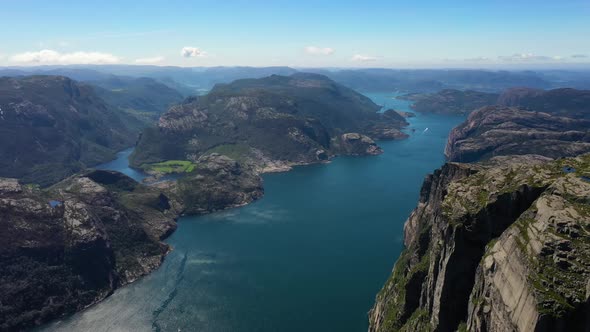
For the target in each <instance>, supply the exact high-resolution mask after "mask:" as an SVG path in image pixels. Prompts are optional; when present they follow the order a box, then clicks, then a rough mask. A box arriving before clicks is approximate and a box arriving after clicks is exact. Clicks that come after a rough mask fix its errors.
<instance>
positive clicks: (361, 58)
mask: <svg viewBox="0 0 590 332" xmlns="http://www.w3.org/2000/svg"><path fill="white" fill-rule="evenodd" d="M375 60H377V57H375V56H370V55H362V54H355V55H354V56H353V57H352V61H361V62H368V61H375Z"/></svg>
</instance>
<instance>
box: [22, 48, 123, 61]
mask: <svg viewBox="0 0 590 332" xmlns="http://www.w3.org/2000/svg"><path fill="white" fill-rule="evenodd" d="M10 60H11V61H12V62H16V63H19V64H57V65H73V64H82V65H86V64H113V63H119V62H120V61H121V58H119V57H117V56H114V55H112V54H110V53H101V52H71V53H60V52H57V51H54V50H41V51H33V52H24V53H19V54H15V55H13V56H12V57H10Z"/></svg>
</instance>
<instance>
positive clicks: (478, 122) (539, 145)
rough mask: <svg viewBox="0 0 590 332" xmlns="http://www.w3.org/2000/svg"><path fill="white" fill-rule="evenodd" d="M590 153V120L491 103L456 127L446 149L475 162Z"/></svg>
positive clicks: (456, 158)
mask: <svg viewBox="0 0 590 332" xmlns="http://www.w3.org/2000/svg"><path fill="white" fill-rule="evenodd" d="M586 152H590V121H589V120H585V119H578V118H574V117H565V116H559V115H555V114H550V113H544V112H535V111H527V110H525V109H522V108H518V107H504V106H488V107H483V108H481V109H479V110H477V111H475V112H473V113H471V114H470V115H469V117H468V119H467V120H466V121H465V122H463V123H462V124H460V125H459V126H457V127H455V128H454V129H453V130H452V131H451V133H450V135H449V139H448V142H447V145H446V148H445V155H446V157H447V158H448V160H450V161H459V162H473V161H478V160H483V159H489V158H491V157H493V156H501V155H523V154H539V155H544V156H547V157H551V158H558V157H564V156H565V157H567V156H576V155H579V154H582V153H586Z"/></svg>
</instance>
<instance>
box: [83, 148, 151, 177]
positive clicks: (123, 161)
mask: <svg viewBox="0 0 590 332" xmlns="http://www.w3.org/2000/svg"><path fill="white" fill-rule="evenodd" d="M132 152H133V148H129V149H127V150H123V151H121V152H119V153H117V159H115V160H113V161H109V162H108V163H104V164H101V165H98V166H96V167H95V168H96V169H106V170H115V171H119V172H121V173H123V174H125V175H127V176H129V177H130V178H133V179H134V180H135V181H138V182H141V180H143V179H145V178H146V177H147V174H145V173H142V172H139V171H137V170H134V169H133V168H130V167H129V160H128V159H129V156H130V155H131V153H132Z"/></svg>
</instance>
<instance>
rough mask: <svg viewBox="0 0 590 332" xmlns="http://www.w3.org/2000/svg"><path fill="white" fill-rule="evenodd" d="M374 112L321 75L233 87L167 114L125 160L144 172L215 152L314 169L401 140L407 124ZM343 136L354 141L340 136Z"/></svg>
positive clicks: (220, 87) (263, 163)
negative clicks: (157, 165) (313, 164)
mask: <svg viewBox="0 0 590 332" xmlns="http://www.w3.org/2000/svg"><path fill="white" fill-rule="evenodd" d="M379 109H380V107H379V106H377V105H376V104H374V103H373V102H372V101H371V100H370V99H369V98H367V97H365V96H363V95H361V94H359V93H357V92H355V91H353V90H351V89H349V88H347V87H345V86H342V85H340V84H338V83H336V82H334V81H332V80H330V79H328V78H327V77H325V76H321V75H316V74H303V73H297V74H294V75H292V76H278V75H273V76H270V77H266V78H262V79H246V80H238V81H235V82H233V83H231V84H220V85H217V86H216V87H215V88H213V90H212V91H211V92H210V93H209V94H207V95H205V96H201V97H197V98H191V99H188V100H187V101H186V102H185V103H183V104H181V105H178V106H175V107H172V108H171V109H170V110H169V111H168V112H166V113H165V114H164V115H163V116H162V117H161V118H160V122H159V124H158V127H157V128H149V129H146V130H145V131H144V132H143V133H142V135H141V139H140V140H139V142H138V145H137V148H136V150H135V152H134V154H133V155H132V158H131V161H132V163H133V165H134V166H137V167H145V164H149V163H155V162H161V161H166V160H196V159H197V158H198V157H199V156H202V155H204V154H207V153H215V152H218V153H221V154H226V155H228V156H229V157H232V158H234V159H237V160H243V159H248V160H250V161H252V162H254V163H255V164H257V165H258V166H260V167H262V168H265V167H281V165H282V166H288V165H291V164H301V163H311V162H318V161H321V160H325V159H328V158H329V157H330V156H331V155H334V154H338V153H343V152H344V151H355V152H356V153H358V152H359V151H367V153H369V152H368V151H369V150H370V151H371V152H375V151H376V150H375V148H374V145H375V144H374V142H373V141H372V140H371V139H370V138H369V137H366V136H367V135H368V136H370V137H372V138H394V139H395V138H404V137H405V134H403V133H401V132H400V131H399V129H400V128H401V127H403V126H404V125H406V124H407V123H406V121H405V119H404V118H403V117H402V116H400V115H399V114H398V113H396V112H394V111H391V112H386V113H383V114H380V113H378V111H379ZM350 132H355V133H360V134H359V136H354V135H353V136H345V135H344V134H346V133H350ZM351 145H354V146H355V147H354V148H353V147H352V146H351ZM359 146H360V147H359ZM356 153H355V154H356Z"/></svg>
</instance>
